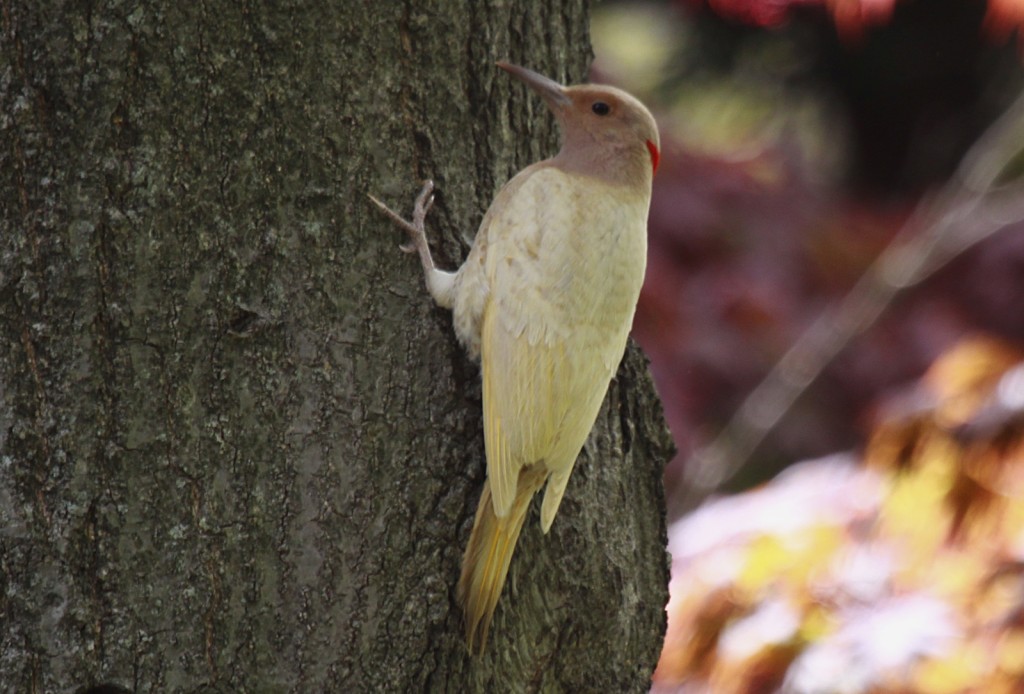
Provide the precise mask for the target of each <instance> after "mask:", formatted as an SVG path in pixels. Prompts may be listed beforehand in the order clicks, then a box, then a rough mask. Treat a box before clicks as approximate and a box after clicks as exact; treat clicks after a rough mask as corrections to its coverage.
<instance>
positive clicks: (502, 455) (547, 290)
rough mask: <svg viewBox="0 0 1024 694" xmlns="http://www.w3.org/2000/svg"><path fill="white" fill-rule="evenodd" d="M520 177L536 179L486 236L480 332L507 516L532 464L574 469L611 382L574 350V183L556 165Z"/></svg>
mask: <svg viewBox="0 0 1024 694" xmlns="http://www.w3.org/2000/svg"><path fill="white" fill-rule="evenodd" d="M531 168H532V167H531ZM520 175H521V176H522V175H527V176H528V178H527V179H526V180H525V181H517V182H516V183H517V186H516V188H515V189H514V191H513V192H512V194H511V195H510V196H508V197H507V198H506V199H504V200H503V201H502V202H503V204H502V206H501V208H500V209H499V210H498V211H496V212H495V213H494V214H492V215H491V218H490V220H489V224H488V226H487V228H486V229H485V230H484V231H486V233H487V241H488V248H487V258H486V273H487V277H488V284H489V286H490V288H491V292H490V299H489V301H488V304H487V306H486V308H485V309H484V316H483V327H482V332H481V368H482V371H483V410H484V441H485V446H486V450H487V475H488V479H489V480H490V484H491V494H492V498H493V502H494V509H495V513H496V515H497V516H498V517H504V516H505V515H506V514H507V513H508V511H509V509H510V508H511V506H512V503H513V501H514V499H515V492H516V483H517V480H518V477H519V471H520V470H521V469H522V468H523V466H526V465H533V464H537V463H543V464H544V466H545V467H546V468H547V469H548V470H552V471H554V470H566V472H568V469H571V467H572V464H573V463H574V462H575V459H576V455H577V454H578V453H579V449H580V447H581V446H582V444H583V442H584V441H585V440H586V437H587V435H588V434H589V433H590V428H591V426H592V425H593V415H590V416H589V419H588V414H589V411H590V410H593V409H594V408H593V407H591V406H590V405H589V401H591V400H593V399H595V396H594V395H593V394H590V393H589V390H593V389H594V386H596V388H597V390H598V391H599V392H598V393H597V394H596V399H597V406H598V407H599V406H600V402H601V399H602V398H603V395H604V387H602V386H606V385H607V380H608V377H607V376H605V377H604V379H603V383H601V380H602V379H600V378H597V379H594V378H593V376H597V374H590V373H588V368H590V365H592V363H593V362H597V363H600V359H597V360H594V359H589V360H588V359H587V358H586V355H581V354H576V353H573V350H574V349H575V348H576V347H579V345H576V344H575V342H574V335H573V333H572V332H571V331H570V329H569V326H568V325H567V324H568V323H569V320H568V319H569V317H568V316H567V315H566V305H565V300H564V299H565V295H566V291H567V289H566V287H567V286H568V285H567V282H571V279H572V277H571V274H572V268H573V258H572V250H571V248H569V247H568V246H569V245H571V243H570V239H571V236H572V234H571V233H570V230H571V225H573V224H577V223H578V221H579V218H580V215H579V214H578V209H577V205H578V203H577V202H576V200H577V198H576V196H575V195H574V191H573V190H572V183H571V181H570V180H569V179H568V177H567V176H566V175H565V174H564V173H562V172H560V171H557V170H555V169H551V168H543V167H542V168H539V169H536V170H533V171H531V170H530V169H528V170H527V171H524V172H523V174H520ZM496 202H497V201H496ZM581 357H582V358H581ZM581 400H585V401H588V402H581Z"/></svg>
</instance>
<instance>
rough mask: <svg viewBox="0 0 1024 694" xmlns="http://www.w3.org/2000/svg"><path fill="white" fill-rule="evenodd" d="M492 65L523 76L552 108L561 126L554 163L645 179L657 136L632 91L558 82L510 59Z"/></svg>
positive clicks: (614, 177) (654, 163)
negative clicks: (564, 84) (567, 84)
mask: <svg viewBox="0 0 1024 694" xmlns="http://www.w3.org/2000/svg"><path fill="white" fill-rule="evenodd" d="M498 67H500V68H501V69H502V70H505V71H506V72H508V73H509V74H511V75H513V76H514V77H516V78H518V79H519V80H521V81H522V82H525V83H526V84H527V86H529V87H530V88H532V89H533V90H534V91H535V92H537V93H538V94H539V95H540V96H541V98H543V99H544V102H545V103H546V104H547V105H548V108H549V109H551V111H552V113H554V114H555V118H556V119H557V120H558V124H559V126H560V127H561V129H562V150H561V152H559V154H558V156H557V157H556V158H555V160H554V163H555V164H556V165H560V166H562V167H563V168H566V169H569V170H572V171H575V172H579V173H583V174H587V175H592V176H597V177H599V178H603V179H607V180H611V181H613V182H619V183H626V184H630V183H633V184H637V185H640V184H644V183H646V184H647V185H648V186H649V185H650V180H651V176H653V175H654V172H655V170H657V168H658V160H659V159H660V157H661V140H660V138H659V137H658V126H657V124H656V123H655V122H654V117H653V116H651V113H650V111H648V110H647V109H646V108H645V107H644V105H643V104H641V103H640V102H639V101H638V100H637V99H636V98H635V97H633V96H630V95H629V94H627V93H626V92H624V91H622V90H621V89H616V88H615V87H608V86H604V85H598V84H581V85H576V86H572V87H563V86H562V85H561V84H559V83H558V82H555V81H554V80H552V79H549V78H547V77H544V76H543V75H540V74H537V73H536V72H533V71H532V70H527V69H526V68H524V67H519V66H518V65H512V64H510V63H505V62H499V63H498Z"/></svg>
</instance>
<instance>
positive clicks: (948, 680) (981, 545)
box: [655, 338, 1024, 694]
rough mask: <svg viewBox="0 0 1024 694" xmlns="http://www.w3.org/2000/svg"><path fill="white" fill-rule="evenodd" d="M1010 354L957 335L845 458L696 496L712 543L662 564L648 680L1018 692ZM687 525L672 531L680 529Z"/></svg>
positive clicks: (1017, 361) (743, 688) (1023, 551)
mask: <svg viewBox="0 0 1024 694" xmlns="http://www.w3.org/2000/svg"><path fill="white" fill-rule="evenodd" d="M1022 364H1024V355H1022V354H1021V352H1020V351H1018V350H1016V349H1014V348H1012V347H1010V346H1008V345H1006V344H1003V343H1000V342H998V341H995V340H992V339H988V338H975V339H971V340H967V341H964V342H963V343H962V344H960V345H957V346H955V347H954V348H953V349H951V350H950V351H949V352H948V353H946V354H944V355H942V356H941V357H940V358H939V359H938V360H937V361H936V362H935V364H934V365H933V366H932V368H931V369H930V370H929V371H928V373H927V374H926V375H925V376H924V377H923V378H922V379H921V381H920V382H919V383H918V384H915V385H914V386H913V387H912V388H910V389H908V391H906V392H904V393H902V394H900V395H898V396H897V397H895V398H893V400H892V402H890V403H887V404H886V405H884V406H883V407H881V408H880V410H879V411H880V413H881V417H880V419H879V422H878V424H877V425H876V427H875V431H874V432H873V434H872V436H871V439H870V441H869V443H868V445H867V447H866V451H865V453H864V456H863V461H861V463H860V464H859V465H858V464H857V463H855V462H853V461H852V459H848V460H847V461H845V462H839V461H837V460H836V459H828V460H824V461H814V462H810V463H803V464H801V465H798V466H794V467H793V468H791V469H790V470H788V471H787V472H786V473H785V477H784V478H780V479H779V480H777V481H775V482H772V483H771V484H768V485H766V486H765V487H763V488H761V489H758V490H755V491H752V492H747V493H745V494H742V495H739V496H737V497H733V498H730V499H727V500H722V501H718V502H711V503H710V504H709V505H708V506H706V507H705V508H703V509H701V510H700V511H699V512H698V513H700V514H702V515H701V523H702V524H701V525H699V526H695V527H700V528H702V529H705V530H702V532H705V533H706V532H707V531H706V529H707V528H714V531H713V532H712V534H713V535H714V536H715V537H713V538H710V540H714V541H709V542H707V543H705V544H704V545H702V548H701V549H700V550H699V551H694V552H693V553H692V554H687V555H685V556H684V557H677V558H676V559H675V561H674V571H673V573H674V579H673V584H672V600H671V602H670V605H669V634H668V636H667V638H666V642H665V650H664V653H663V654H662V659H661V662H660V663H659V667H658V671H657V672H656V675H655V691H659V690H660V689H661V688H663V687H664V688H665V690H666V691H670V690H672V689H673V688H674V687H676V686H679V685H681V684H683V683H687V684H688V685H690V686H695V687H696V688H697V690H699V691H709V692H713V693H714V694H719V693H720V692H724V693H729V692H737V693H739V692H751V693H752V692H761V691H775V690H778V689H780V688H782V689H783V690H784V691H787V692H793V693H794V694H799V693H800V692H818V691H829V692H832V691H835V692H844V693H850V694H857V693H860V692H863V693H865V694H867V693H870V694H895V693H896V692H908V693H909V692H915V693H921V694H957V693H959V692H986V693H987V692H1022V691H1024V464H1022V463H1024V392H1022V391H1024V375H1021V374H1024V371H1021V369H1022V368H1024V367H1022V366H1021V365H1022ZM1015 374H1016V375H1015ZM1014 379H1015V380H1014ZM816 485H818V486H820V489H821V492H820V495H816V494H815V493H814V490H815V488H816ZM837 489H839V490H841V491H840V492H839V493H837V491H836V490H837ZM857 495H862V497H861V498H858V497H857ZM726 503H728V509H729V512H728V513H723V516H722V518H723V524H718V523H714V522H712V523H710V524H709V522H708V521H709V518H711V519H713V515H710V516H709V514H714V513H715V510H716V508H723V509H724V508H726V507H725V506H724V504H726ZM716 504H722V506H720V507H717V506H716ZM743 504H746V505H747V508H746V509H744V507H743ZM800 509H803V510H804V511H807V510H808V509H809V510H811V511H813V513H812V512H806V513H795V512H794V510H800ZM745 511H749V512H745ZM757 513H761V514H772V513H775V514H779V517H780V518H783V519H784V521H776V520H775V519H774V518H772V517H770V516H768V515H765V517H764V518H763V520H762V521H761V522H760V524H759V521H758V519H757V518H752V517H751V514H757ZM688 520H689V519H685V518H684V519H683V520H681V521H680V522H679V523H678V524H676V525H675V526H673V529H672V531H671V532H672V533H673V534H675V533H678V537H681V538H688V537H693V535H692V533H693V529H692V528H691V527H688V526H687V523H688ZM727 523H736V524H737V526H736V528H729V527H728V526H727ZM705 539H706V540H707V539H708V538H705ZM683 549H684V551H685V550H686V547H685V545H684V547H683ZM726 559H727V560H726ZM712 566H713V567H715V570H714V571H711V570H710V569H709V568H708V567H712ZM722 566H726V567H734V568H732V569H729V570H726V571H724V572H723V570H722ZM707 575H714V576H716V581H717V583H715V586H716V587H715V588H714V589H713V590H709V589H708V585H707V584H706V583H703V582H702V581H700V580H696V577H699V576H707Z"/></svg>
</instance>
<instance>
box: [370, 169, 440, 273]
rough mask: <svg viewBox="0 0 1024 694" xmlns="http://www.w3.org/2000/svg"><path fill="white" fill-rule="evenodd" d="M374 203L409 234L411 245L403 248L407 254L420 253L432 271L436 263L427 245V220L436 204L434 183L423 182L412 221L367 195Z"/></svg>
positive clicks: (408, 244)
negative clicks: (428, 214)
mask: <svg viewBox="0 0 1024 694" xmlns="http://www.w3.org/2000/svg"><path fill="white" fill-rule="evenodd" d="M367 197H369V198H370V200H372V201H373V203H374V204H375V205H376V206H377V207H379V208H380V209H381V211H382V212H384V214H386V215H387V216H388V217H390V218H391V221H393V222H394V223H395V224H397V225H398V226H400V227H402V228H403V229H405V230H406V231H407V232H408V233H409V243H403V244H402V245H401V246H399V248H401V249H402V250H403V251H405V252H406V253H415V252H417V251H418V252H419V254H420V258H421V259H422V260H423V266H424V268H426V269H428V270H429V269H432V268H433V267H434V262H433V260H432V259H431V258H430V247H429V246H428V245H427V231H426V219H427V213H428V212H430V208H431V207H432V206H433V204H434V182H433V181H431V180H430V179H427V180H426V181H424V182H423V190H421V191H420V194H419V196H417V198H416V205H415V206H414V207H413V212H412V221H411V222H410V221H407V220H406V219H404V218H403V217H402V216H401V215H399V214H398V213H396V212H394V211H393V210H392V209H391V208H389V207H388V206H387V205H385V204H384V203H382V202H381V201H380V200H378V199H377V198H375V197H373V196H372V195H369V194H368V195H367Z"/></svg>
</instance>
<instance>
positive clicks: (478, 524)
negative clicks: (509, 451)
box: [458, 465, 547, 653]
mask: <svg viewBox="0 0 1024 694" xmlns="http://www.w3.org/2000/svg"><path fill="white" fill-rule="evenodd" d="M545 479H547V471H546V470H544V469H543V468H542V466H540V465H534V466H531V467H525V468H523V469H522V470H521V471H520V473H519V481H518V484H517V485H516V498H515V501H514V502H513V503H512V508H511V510H510V511H509V514H508V516H506V517H505V518H498V517H497V516H496V515H494V504H493V503H492V502H491V485H490V483H488V482H484V490H483V493H482V494H481V495H480V504H479V505H478V506H477V509H476V520H475V521H473V532H472V533H471V534H470V536H469V544H468V545H467V546H466V553H465V555H463V557H462V576H461V577H460V578H459V590H458V599H459V605H461V606H462V613H463V616H464V618H465V621H466V645H467V646H469V651H470V653H480V652H482V651H483V650H484V647H485V646H486V645H487V630H488V629H489V628H490V626H491V617H493V616H494V608H495V607H496V606H497V605H498V598H499V597H500V596H501V589H502V587H503V586H504V585H505V577H506V576H507V575H508V567H509V564H510V563H511V561H512V553H513V552H514V551H515V548H516V541H517V540H518V539H519V531H520V530H521V529H522V527H523V521H524V520H525V519H526V512H527V511H528V510H529V508H530V499H532V498H533V495H534V493H536V491H537V490H538V489H540V487H541V485H543V484H544V480H545Z"/></svg>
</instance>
